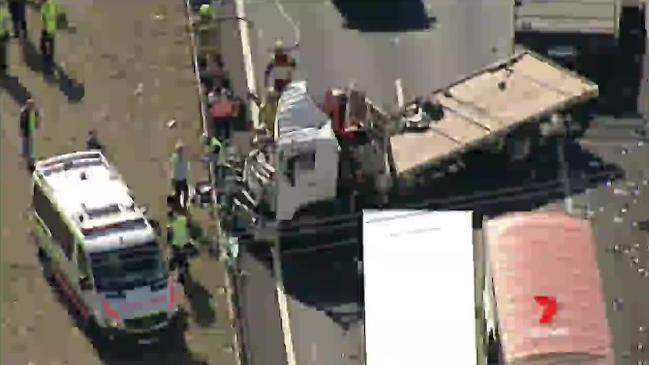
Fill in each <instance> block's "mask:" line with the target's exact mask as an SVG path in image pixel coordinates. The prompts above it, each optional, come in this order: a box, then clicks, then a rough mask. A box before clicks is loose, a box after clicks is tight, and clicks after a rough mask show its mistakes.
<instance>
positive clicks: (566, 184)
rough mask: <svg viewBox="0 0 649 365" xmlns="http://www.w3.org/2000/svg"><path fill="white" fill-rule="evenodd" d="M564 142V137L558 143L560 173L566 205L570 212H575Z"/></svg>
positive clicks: (567, 210)
mask: <svg viewBox="0 0 649 365" xmlns="http://www.w3.org/2000/svg"><path fill="white" fill-rule="evenodd" d="M563 144H564V142H563V139H560V141H559V143H557V155H558V157H559V175H560V176H561V182H562V183H563V193H564V196H565V198H564V200H563V203H564V207H565V209H566V212H568V214H572V213H573V201H572V196H571V195H570V179H568V171H567V166H566V155H565V151H564V148H563V147H564V146H563Z"/></svg>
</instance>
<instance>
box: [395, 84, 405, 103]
mask: <svg viewBox="0 0 649 365" xmlns="http://www.w3.org/2000/svg"><path fill="white" fill-rule="evenodd" d="M394 86H395V88H396V89H397V106H398V107H399V109H401V108H403V107H404V105H405V101H404V100H403V83H402V82H401V79H396V80H395V81H394Z"/></svg>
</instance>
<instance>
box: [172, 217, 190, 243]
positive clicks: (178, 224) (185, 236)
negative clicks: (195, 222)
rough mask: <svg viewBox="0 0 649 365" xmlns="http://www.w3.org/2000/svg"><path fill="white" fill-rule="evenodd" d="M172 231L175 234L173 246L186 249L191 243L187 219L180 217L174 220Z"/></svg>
mask: <svg viewBox="0 0 649 365" xmlns="http://www.w3.org/2000/svg"><path fill="white" fill-rule="evenodd" d="M171 229H172V232H173V237H172V241H173V242H172V245H174V246H175V247H177V248H183V247H185V245H186V244H187V243H188V242H189V225H188V223H187V217H185V216H184V215H179V216H177V217H176V218H174V220H173V223H172V224H171Z"/></svg>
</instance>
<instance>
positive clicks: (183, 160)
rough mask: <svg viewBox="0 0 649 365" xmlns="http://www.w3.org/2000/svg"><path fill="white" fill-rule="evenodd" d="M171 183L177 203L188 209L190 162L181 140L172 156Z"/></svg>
mask: <svg viewBox="0 0 649 365" xmlns="http://www.w3.org/2000/svg"><path fill="white" fill-rule="evenodd" d="M171 171H172V176H171V182H172V185H173V189H174V194H175V198H176V202H177V203H178V204H179V205H180V207H183V208H186V207H187V202H188V201H189V183H188V180H189V171H190V170H189V160H188V159H187V156H186V154H185V146H184V144H183V142H182V141H181V140H179V141H178V142H177V143H176V151H175V152H174V154H173V155H172V156H171Z"/></svg>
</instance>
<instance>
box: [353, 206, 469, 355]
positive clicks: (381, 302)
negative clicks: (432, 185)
mask: <svg viewBox="0 0 649 365" xmlns="http://www.w3.org/2000/svg"><path fill="white" fill-rule="evenodd" d="M473 257H474V255H473V239H472V213H471V212H467V211H447V212H430V211H404V210H397V211H364V212H363V268H364V276H365V348H366V364H367V365H394V364H476V362H477V356H478V355H477V347H476V321H475V291H474V288H475V274H474V259H473Z"/></svg>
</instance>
